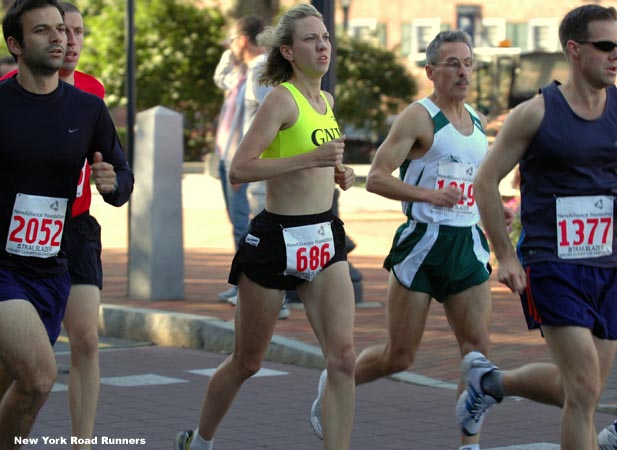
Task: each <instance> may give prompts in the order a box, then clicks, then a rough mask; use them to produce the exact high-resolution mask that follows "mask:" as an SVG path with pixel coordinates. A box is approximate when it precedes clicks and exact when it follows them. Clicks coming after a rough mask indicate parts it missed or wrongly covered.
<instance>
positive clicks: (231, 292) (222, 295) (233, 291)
mask: <svg viewBox="0 0 617 450" xmlns="http://www.w3.org/2000/svg"><path fill="white" fill-rule="evenodd" d="M236 295H238V286H232V287H230V288H229V289H227V290H226V291H223V292H219V293H218V294H217V295H216V296H217V297H218V298H219V300H220V301H222V302H225V301H227V299H229V298H231V297H234V296H236Z"/></svg>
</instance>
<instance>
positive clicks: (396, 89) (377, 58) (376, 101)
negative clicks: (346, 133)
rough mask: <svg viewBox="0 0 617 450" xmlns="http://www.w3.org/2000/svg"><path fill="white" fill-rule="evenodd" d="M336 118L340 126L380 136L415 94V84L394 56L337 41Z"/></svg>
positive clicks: (357, 42) (356, 43)
mask: <svg viewBox="0 0 617 450" xmlns="http://www.w3.org/2000/svg"><path fill="white" fill-rule="evenodd" d="M336 51H337V56H336V59H337V60H336V104H335V108H336V117H337V119H338V120H339V122H340V123H341V125H342V126H352V127H354V128H357V129H366V130H368V131H370V132H371V133H373V134H376V135H379V136H383V135H385V134H386V133H387V132H388V128H389V125H388V123H387V119H388V117H389V116H391V115H393V114H397V113H398V112H400V110H401V109H402V108H403V107H404V106H406V105H407V104H408V103H409V102H411V100H412V99H413V97H414V95H416V94H417V93H418V85H417V83H416V80H415V79H414V78H413V77H412V76H411V75H410V74H409V72H408V71H407V69H406V68H405V66H403V65H402V64H401V63H400V62H398V61H397V59H396V55H395V54H394V53H393V52H391V51H389V50H386V49H383V48H380V47H376V46H373V45H371V44H369V43H367V42H364V41H361V40H357V39H348V38H346V37H342V38H337V50H336Z"/></svg>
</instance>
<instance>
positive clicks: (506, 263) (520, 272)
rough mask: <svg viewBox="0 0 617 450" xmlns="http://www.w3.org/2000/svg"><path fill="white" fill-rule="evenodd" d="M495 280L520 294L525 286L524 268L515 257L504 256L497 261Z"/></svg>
mask: <svg viewBox="0 0 617 450" xmlns="http://www.w3.org/2000/svg"><path fill="white" fill-rule="evenodd" d="M497 280H498V281H499V282H500V283H503V284H505V285H506V286H508V287H509V288H510V290H511V291H512V292H514V293H519V294H522V293H523V292H525V288H526V287H527V276H526V275H525V270H524V269H523V266H521V263H520V262H519V260H518V259H516V258H515V257H512V258H504V259H503V260H500V261H499V268H498V270H497Z"/></svg>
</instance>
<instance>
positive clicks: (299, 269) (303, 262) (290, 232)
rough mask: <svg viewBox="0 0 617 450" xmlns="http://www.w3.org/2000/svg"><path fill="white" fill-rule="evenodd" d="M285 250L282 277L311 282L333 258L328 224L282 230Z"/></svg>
mask: <svg viewBox="0 0 617 450" xmlns="http://www.w3.org/2000/svg"><path fill="white" fill-rule="evenodd" d="M283 238H284V239H285V248H286V250H287V267H286V268H285V271H284V272H283V274H284V275H293V276H295V277H298V278H302V279H305V280H308V281H311V280H312V279H313V278H315V277H316V276H317V274H318V273H319V272H321V271H322V270H323V268H324V267H325V266H326V265H327V264H328V262H329V261H330V259H332V256H334V238H333V237H332V226H331V225H330V222H323V223H316V224H313V225H304V226H301V227H291V228H283Z"/></svg>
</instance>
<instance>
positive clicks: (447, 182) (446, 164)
mask: <svg viewBox="0 0 617 450" xmlns="http://www.w3.org/2000/svg"><path fill="white" fill-rule="evenodd" d="M476 170H477V167H476V166H474V165H472V164H463V163H460V162H456V161H441V162H440V163H439V169H438V171H437V180H436V181H435V189H443V188H445V187H446V186H451V187H454V188H456V189H458V190H460V191H461V192H462V193H463V196H462V197H461V199H460V200H459V202H458V203H457V204H456V205H454V207H452V208H446V207H443V206H434V205H433V206H432V209H433V210H434V211H440V212H447V213H450V214H455V215H458V216H473V215H474V214H476V209H475V204H476V200H475V198H474V196H473V179H474V177H475V176H476Z"/></svg>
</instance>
